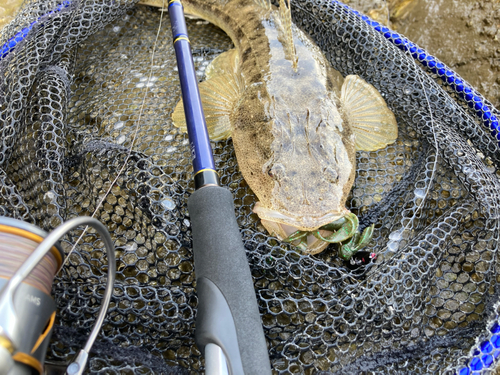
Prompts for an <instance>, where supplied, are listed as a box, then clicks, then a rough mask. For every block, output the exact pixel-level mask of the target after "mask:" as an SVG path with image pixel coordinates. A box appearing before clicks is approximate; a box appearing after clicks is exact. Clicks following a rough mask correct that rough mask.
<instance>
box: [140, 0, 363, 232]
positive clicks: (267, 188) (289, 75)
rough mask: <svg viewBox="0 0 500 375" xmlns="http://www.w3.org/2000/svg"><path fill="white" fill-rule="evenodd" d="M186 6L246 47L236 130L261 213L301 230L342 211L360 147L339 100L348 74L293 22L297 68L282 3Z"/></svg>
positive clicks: (234, 0)
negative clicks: (289, 50) (288, 44)
mask: <svg viewBox="0 0 500 375" xmlns="http://www.w3.org/2000/svg"><path fill="white" fill-rule="evenodd" d="M147 3H148V4H149V5H157V6H161V4H162V1H159V0H148V1H147ZM182 4H183V5H184V9H185V12H186V13H190V14H193V15H196V16H199V17H201V18H203V19H206V20H208V21H210V22H212V23H214V24H215V25H217V26H219V27H220V28H221V29H223V30H224V31H225V32H226V33H227V34H228V35H229V37H230V38H231V39H232V40H233V42H234V44H235V48H236V49H237V51H238V54H239V67H238V70H239V74H241V76H242V77H243V80H244V90H243V92H242V93H241V97H240V98H239V99H238V100H237V102H236V104H235V106H234V109H233V111H232V115H231V124H232V127H233V129H232V134H231V135H232V138H233V143H234V148H235V151H236V157H237V159H238V164H239V167H240V169H241V171H242V174H243V177H244V178H245V180H246V181H247V183H248V185H249V186H250V187H251V189H252V190H253V191H254V193H255V194H256V195H257V197H258V199H259V203H258V204H257V207H256V212H257V213H258V214H259V216H260V217H261V218H262V219H266V218H268V216H267V215H268V214H270V215H271V216H270V217H269V218H270V219H271V220H272V221H274V222H279V223H282V224H286V225H290V226H293V227H294V228H295V229H300V230H315V229H317V228H318V227H320V226H322V225H325V224H327V223H329V222H331V221H333V220H336V219H338V218H339V217H342V216H343V215H344V214H345V213H346V212H347V210H346V209H345V201H346V198H347V195H348V194H349V191H350V189H351V186H352V184H353V181H354V174H355V151H356V150H355V145H354V135H353V132H352V130H351V128H350V127H349V125H348V123H347V121H346V116H345V115H344V113H343V110H342V107H341V104H340V101H339V98H338V92H339V89H338V87H339V84H338V83H339V82H338V80H339V77H340V76H339V75H338V73H337V72H335V71H334V70H333V69H332V68H330V65H329V63H328V62H327V60H326V59H325V57H324V56H323V54H322V52H321V51H320V49H319V48H318V47H317V46H316V45H315V44H314V43H313V42H312V41H311V39H310V38H309V37H308V36H307V35H305V34H304V33H303V32H302V31H301V30H299V29H298V28H297V27H295V26H294V25H292V28H293V41H294V44H295V49H296V56H297V58H298V64H297V68H296V69H295V70H294V69H293V68H292V58H291V57H290V56H287V55H286V50H287V48H285V45H284V44H285V43H286V41H285V36H284V30H283V27H282V25H281V20H280V17H279V11H278V10H277V9H276V8H274V7H273V8H271V7H269V8H267V7H264V6H259V5H258V4H257V3H256V2H253V1H250V0H229V1H210V0H208V1H192V0H183V1H182ZM340 79H341V77H340Z"/></svg>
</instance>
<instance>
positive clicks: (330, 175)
mask: <svg viewBox="0 0 500 375" xmlns="http://www.w3.org/2000/svg"><path fill="white" fill-rule="evenodd" d="M323 174H324V175H325V177H326V179H327V180H328V181H330V182H332V183H337V182H338V180H339V174H338V172H337V171H336V170H335V169H334V168H332V167H326V168H323Z"/></svg>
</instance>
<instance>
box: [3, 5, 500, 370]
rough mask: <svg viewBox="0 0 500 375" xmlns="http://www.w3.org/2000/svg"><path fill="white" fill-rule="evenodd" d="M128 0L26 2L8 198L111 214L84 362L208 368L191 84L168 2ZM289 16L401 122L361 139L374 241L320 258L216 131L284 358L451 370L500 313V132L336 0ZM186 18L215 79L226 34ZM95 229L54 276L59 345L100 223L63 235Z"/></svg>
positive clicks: (50, 212)
mask: <svg viewBox="0 0 500 375" xmlns="http://www.w3.org/2000/svg"><path fill="white" fill-rule="evenodd" d="M134 2H135V1H132V0H130V1H127V0H121V1H113V0H95V1H94V0H71V1H66V2H61V1H57V0H46V1H29V0H27V1H26V2H25V4H24V6H23V8H22V9H21V11H20V12H19V14H18V15H17V17H16V18H15V20H14V21H13V22H12V23H11V24H10V25H9V26H7V27H6V28H4V29H3V31H2V33H1V35H0V46H3V45H5V43H7V42H8V40H9V39H10V38H11V37H12V36H13V35H16V34H18V33H20V32H22V30H23V29H26V28H29V32H26V37H25V38H24V39H23V40H22V41H20V42H19V43H18V44H17V46H16V48H15V49H14V50H13V51H11V52H10V53H8V54H7V55H5V56H3V58H2V59H1V60H0V92H1V93H0V123H1V142H2V143H1V147H2V149H1V153H0V183H1V188H0V210H1V212H0V213H1V214H2V215H5V216H10V217H15V218H18V219H22V220H26V221H29V222H31V223H34V224H36V225H38V226H40V227H42V228H43V229H45V230H47V231H50V230H51V229H53V228H54V227H56V226H57V225H59V224H60V223H61V222H63V221H65V220H68V219H70V218H72V217H75V216H79V215H93V214H94V212H95V216H96V217H97V218H98V219H99V220H101V221H102V222H103V223H105V224H106V225H107V227H108V229H109V231H110V233H111V235H112V237H113V239H114V242H115V246H116V254H117V270H118V271H117V280H116V284H115V289H114V296H113V299H112V302H111V306H110V309H109V313H108V316H107V319H106V321H105V323H104V326H103V329H102V332H101V334H100V336H99V338H98V341H97V343H96V345H95V347H94V349H93V351H92V353H91V360H90V363H89V368H88V371H90V372H91V373H103V374H104V373H106V374H110V373H123V374H132V373H142V374H146V373H155V374H160V373H198V372H201V371H203V363H204V362H203V359H202V356H201V354H200V352H199V351H198V349H197V348H196V346H195V344H194V319H195V315H196V306H197V297H196V285H195V277H194V270H193V260H192V252H191V234H190V217H189V214H188V212H187V207H186V199H187V196H188V195H189V194H190V193H191V192H192V191H193V188H194V187H193V181H192V167H191V159H190V150H189V145H188V138H187V135H186V134H183V133H181V132H179V131H178V129H177V128H174V127H173V125H172V121H171V118H170V116H171V113H172V111H173V108H174V107H175V105H176V103H177V101H178V100H179V98H180V89H179V84H178V83H179V82H178V77H177V68H176V62H175V56H174V51H173V47H172V37H171V32H170V25H169V22H168V21H167V19H166V18H168V17H165V16H164V17H163V21H162V24H161V27H160V28H159V24H160V16H161V12H160V11H159V9H157V8H152V7H146V6H135V5H134ZM292 17H293V19H294V22H295V23H296V24H297V25H298V26H299V27H300V28H302V29H303V30H304V31H305V32H306V33H308V34H309V35H310V36H311V37H312V38H313V39H314V40H315V41H316V42H317V44H318V45H319V46H320V47H321V49H322V50H323V51H324V53H325V55H326V56H327V58H328V60H329V61H330V62H331V64H332V66H333V67H334V68H335V69H337V70H338V71H340V72H341V73H342V74H343V75H344V76H345V75H348V74H357V75H359V76H361V77H362V78H364V79H365V80H366V81H368V82H369V83H371V84H373V85H374V86H375V87H376V88H377V89H378V90H379V91H380V92H381V93H382V95H383V96H384V98H385V100H386V101H387V104H388V106H389V107H390V108H391V109H392V110H393V112H394V113H395V115H396V117H397V120H398V125H399V138H398V139H397V141H396V143H394V144H393V145H390V146H388V147H387V148H385V149H383V150H379V151H377V152H358V153H357V174H356V181H355V185H354V187H353V189H352V191H351V195H350V197H349V199H348V208H349V209H350V210H351V211H352V212H354V213H355V214H357V215H358V216H359V217H360V223H361V226H362V227H363V226H364V227H366V226H367V225H370V224H372V223H374V224H375V232H374V237H373V240H372V241H371V243H370V245H369V246H370V247H369V249H370V251H374V252H376V253H377V254H378V259H377V261H376V262H375V263H372V264H369V265H368V266H366V267H361V268H357V269H350V268H349V267H348V266H347V264H346V263H344V262H343V261H341V260H340V259H339V258H338V257H337V255H336V253H337V248H336V247H335V246H334V245H332V246H330V248H328V249H327V250H326V251H324V252H322V253H320V254H318V255H315V256H307V255H302V254H301V253H300V252H299V251H298V250H297V249H296V248H294V247H293V246H290V245H288V244H285V243H282V242H280V241H278V240H277V239H275V238H273V237H270V236H269V235H268V234H267V233H266V231H265V230H264V228H263V227H262V226H261V224H260V223H259V220H258V218H257V216H256V215H255V214H253V213H252V208H253V206H254V204H255V202H256V199H255V196H254V194H253V193H252V191H251V190H250V189H249V187H248V186H247V184H246V183H245V181H244V180H243V178H242V176H241V173H240V172H239V169H238V164H237V161H236V158H235V155H234V150H233V146H232V142H231V140H228V141H222V142H216V143H213V144H212V146H213V148H214V153H215V161H216V166H217V168H218V170H219V172H220V176H221V183H222V184H223V185H224V186H227V187H228V188H229V189H230V190H231V191H232V193H233V195H234V202H235V206H236V214H237V220H238V223H239V225H240V228H241V234H242V236H243V240H244V243H245V248H246V250H247V256H248V261H249V263H250V267H251V270H252V274H253V277H254V283H255V291H256V294H257V298H258V303H259V307H260V312H261V314H262V321H263V325H264V332H265V335H266V338H267V342H268V345H269V354H270V357H271V362H272V366H273V370H274V372H275V373H279V374H288V373H305V374H313V373H321V372H328V373H330V372H331V373H360V372H363V371H364V372H368V373H454V372H455V370H456V369H457V368H460V366H463V365H464V364H465V363H466V361H467V358H469V356H470V355H471V353H472V352H473V351H474V350H475V348H476V347H477V346H478V345H479V343H480V342H482V341H483V340H485V339H488V338H489V337H490V336H491V333H490V329H491V326H492V324H493V323H494V322H495V321H496V319H497V315H498V304H497V301H498V296H499V290H498V286H499V284H498V281H500V275H499V273H498V271H499V269H498V265H497V258H498V252H497V249H498V240H499V222H498V218H499V216H500V212H499V209H500V196H499V195H498V194H497V192H498V191H500V190H499V188H500V184H499V181H498V177H499V170H498V166H499V161H500V153H499V152H498V146H497V140H496V136H497V135H498V134H497V133H493V134H490V132H489V131H488V130H485V128H484V127H483V124H482V122H483V119H481V118H479V117H478V116H477V115H476V111H475V109H474V108H472V109H471V106H470V105H468V102H467V100H466V99H464V98H462V97H461V96H459V95H457V94H456V93H455V92H454V91H452V90H451V89H450V88H449V86H447V85H445V84H444V82H443V81H442V80H441V78H439V77H438V76H437V75H435V74H434V73H433V72H432V71H431V70H429V69H427V68H422V67H421V66H420V65H419V66H417V63H415V62H414V60H413V58H412V57H411V56H410V55H408V54H406V53H405V52H403V51H401V50H400V49H398V48H396V47H395V46H393V45H392V44H391V43H389V42H388V41H387V40H386V38H384V36H383V35H381V34H380V33H378V32H377V31H375V30H374V29H373V28H371V27H370V26H368V25H367V24H366V23H364V22H363V21H361V20H360V19H359V18H358V17H356V16H355V15H353V14H352V13H350V12H348V11H347V10H346V9H345V8H344V7H343V6H341V5H340V4H338V3H337V2H331V1H327V0H324V1H321V0H295V1H293V2H292ZM158 30H159V31H158ZM188 31H189V34H190V39H191V44H192V48H193V55H194V61H195V65H196V68H197V74H198V75H199V79H200V81H201V80H203V78H204V71H205V68H206V67H207V65H208V64H209V63H210V61H211V60H212V59H213V58H215V57H216V56H218V55H219V54H220V53H221V52H223V51H226V50H228V49H229V48H231V47H232V43H231V40H230V39H229V38H228V37H227V36H226V35H225V34H224V33H223V32H222V31H221V30H220V29H218V28H216V27H215V26H213V25H211V24H209V23H207V22H205V21H203V20H200V19H190V20H188ZM157 32H159V36H158V40H157V42H156V43H155V40H156V37H157ZM153 49H154V58H152V53H153ZM483 100H484V99H483ZM486 103H487V102H486ZM487 104H488V103H487ZM490 108H491V111H492V113H493V114H494V115H496V116H497V117H498V116H500V113H499V112H498V111H496V110H495V109H494V108H493V107H492V106H490ZM134 139H135V141H133V140H134ZM115 180H116V181H115ZM101 200H103V203H102V205H100V204H99V202H100V201H101ZM82 234H83V236H82V238H81V240H80V241H79V242H78V244H77V246H76V247H75V249H74V251H73V252H72V253H71V255H69V257H68V259H67V262H66V264H65V266H64V268H63V270H62V271H61V272H60V273H59V275H58V277H57V280H56V282H55V283H54V287H53V294H54V298H55V300H56V302H57V305H58V315H57V319H58V320H57V325H56V328H55V332H54V335H53V339H52V343H51V346H50V349H49V352H48V357H47V358H48V360H50V361H53V362H68V361H69V360H70V359H71V358H72V356H73V355H74V354H75V352H76V351H77V350H78V349H79V346H80V345H81V343H82V342H83V340H84V339H85V337H86V335H87V334H88V332H89V331H90V328H91V326H92V325H93V322H94V318H95V316H96V313H97V311H98V308H99V306H100V303H101V297H102V294H103V291H104V286H105V272H106V257H105V254H104V253H105V252H104V248H103V243H102V242H101V240H100V239H99V237H98V236H97V235H96V234H95V233H94V232H93V231H92V230H89V231H88V232H86V233H83V231H74V232H72V233H71V235H69V236H67V237H65V238H64V239H63V241H62V245H63V247H64V248H65V251H66V252H67V253H69V251H70V250H71V248H72V247H73V245H74V244H75V243H76V242H77V240H78V238H79V237H80V236H81V235H82Z"/></svg>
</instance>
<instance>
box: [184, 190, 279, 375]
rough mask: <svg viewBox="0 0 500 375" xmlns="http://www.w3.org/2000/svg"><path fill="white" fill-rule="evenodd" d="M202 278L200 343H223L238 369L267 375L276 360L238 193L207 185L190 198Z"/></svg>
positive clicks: (237, 371) (195, 250)
mask: <svg viewBox="0 0 500 375" xmlns="http://www.w3.org/2000/svg"><path fill="white" fill-rule="evenodd" d="M188 209H189V215H190V217H191V229H192V233H193V253H194V265H195V273H196V282H197V287H196V288H197V294H198V312H197V317H196V344H197V345H198V347H199V348H200V350H201V351H202V352H203V353H204V348H205V346H206V345H207V344H209V343H214V344H216V345H218V346H219V347H221V348H222V350H223V352H224V354H225V355H226V359H227V361H228V365H229V366H230V367H231V370H232V371H231V372H232V373H233V374H246V375H250V374H252V375H254V374H255V375H267V374H271V365H270V362H269V355H268V351H267V346H266V341H265V338H264V331H263V329H262V320H261V317H260V314H259V309H258V306H257V299H256V297H255V289H254V285H253V281H252V276H251V273H250V267H249V266H248V260H247V257H246V254H245V248H244V247H243V243H242V240H241V235H240V231H239V228H238V224H237V223H236V217H235V212H234V204H233V195H232V194H231V192H230V191H229V190H227V189H225V188H222V187H219V186H206V187H204V188H202V189H200V190H197V191H195V192H194V193H193V194H192V195H191V197H190V198H189V200H188Z"/></svg>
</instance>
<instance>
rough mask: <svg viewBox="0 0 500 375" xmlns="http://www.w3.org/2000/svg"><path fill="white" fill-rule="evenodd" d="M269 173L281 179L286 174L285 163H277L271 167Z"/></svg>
mask: <svg viewBox="0 0 500 375" xmlns="http://www.w3.org/2000/svg"><path fill="white" fill-rule="evenodd" d="M268 174H269V176H271V177H272V178H274V179H276V180H281V179H282V178H283V177H284V176H285V167H284V166H283V164H280V163H276V164H274V165H273V166H272V167H271V168H270V169H269V171H268Z"/></svg>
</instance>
